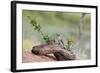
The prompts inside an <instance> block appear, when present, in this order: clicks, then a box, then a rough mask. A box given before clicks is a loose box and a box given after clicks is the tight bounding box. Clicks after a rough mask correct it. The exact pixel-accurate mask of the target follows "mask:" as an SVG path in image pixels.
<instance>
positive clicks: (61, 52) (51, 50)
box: [31, 44, 75, 61]
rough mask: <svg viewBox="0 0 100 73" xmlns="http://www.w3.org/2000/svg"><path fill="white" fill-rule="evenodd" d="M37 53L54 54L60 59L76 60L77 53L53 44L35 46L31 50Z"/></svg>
mask: <svg viewBox="0 0 100 73" xmlns="http://www.w3.org/2000/svg"><path fill="white" fill-rule="evenodd" d="M31 52H32V53H34V54H36V55H47V54H53V55H54V56H55V57H56V59H57V60H58V61H65V60H75V54H74V53H73V52H71V51H68V50H66V49H63V48H60V47H59V46H55V45H52V44H44V45H38V46H34V47H33V48H32V50H31Z"/></svg>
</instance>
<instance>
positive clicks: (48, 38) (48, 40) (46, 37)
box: [43, 35, 50, 44]
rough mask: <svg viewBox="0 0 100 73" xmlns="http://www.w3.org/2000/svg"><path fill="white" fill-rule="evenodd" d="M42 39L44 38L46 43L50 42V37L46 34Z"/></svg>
mask: <svg viewBox="0 0 100 73" xmlns="http://www.w3.org/2000/svg"><path fill="white" fill-rule="evenodd" d="M43 39H44V40H45V42H46V43H48V44H49V43H50V37H49V36H48V35H44V36H43Z"/></svg>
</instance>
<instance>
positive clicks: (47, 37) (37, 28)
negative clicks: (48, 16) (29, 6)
mask: <svg viewBox="0 0 100 73" xmlns="http://www.w3.org/2000/svg"><path fill="white" fill-rule="evenodd" d="M28 18H29V19H30V18H31V17H29V16H28ZM30 24H32V26H33V27H34V30H37V31H38V32H40V33H41V35H42V36H43V39H44V40H45V42H46V43H50V37H49V36H48V35H46V34H43V32H42V31H41V26H40V25H39V24H38V23H37V21H36V20H34V19H31V21H30Z"/></svg>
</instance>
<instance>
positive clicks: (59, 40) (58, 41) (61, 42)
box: [56, 33, 64, 48]
mask: <svg viewBox="0 0 100 73" xmlns="http://www.w3.org/2000/svg"><path fill="white" fill-rule="evenodd" d="M56 36H57V38H56V39H57V43H58V45H59V46H60V47H61V48H64V42H63V39H62V37H61V35H60V34H58V33H56Z"/></svg>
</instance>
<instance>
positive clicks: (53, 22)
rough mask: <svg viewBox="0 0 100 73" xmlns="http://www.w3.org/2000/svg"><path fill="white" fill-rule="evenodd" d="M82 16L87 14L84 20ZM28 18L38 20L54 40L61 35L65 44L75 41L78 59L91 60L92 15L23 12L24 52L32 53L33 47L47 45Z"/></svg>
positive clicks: (74, 48) (43, 29)
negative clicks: (68, 40)
mask: <svg viewBox="0 0 100 73" xmlns="http://www.w3.org/2000/svg"><path fill="white" fill-rule="evenodd" d="M82 14H85V15H84V17H83V18H82ZM28 16H31V18H32V19H34V20H36V22H37V23H38V24H39V25H40V26H41V27H42V28H41V30H42V32H43V33H45V34H47V35H49V36H50V37H51V38H54V37H55V34H56V33H59V34H60V35H61V36H62V37H63V40H64V42H65V43H66V40H67V38H69V37H71V38H72V39H74V46H73V51H74V52H75V54H76V55H77V59H79V60H85V59H90V58H91V47H90V46H91V41H90V40H91V34H90V33H91V28H90V27H91V25H90V24H91V23H90V22H91V21H90V19H91V14H89V13H77V12H52V11H34V10H23V11H22V24H23V25H22V26H23V50H25V51H30V50H31V49H32V47H33V46H36V45H39V44H43V43H45V42H44V40H43V39H42V38H41V35H40V34H39V33H38V32H37V31H36V30H34V29H33V26H32V25H31V24H30V20H29V18H28ZM80 25H81V27H80Z"/></svg>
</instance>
